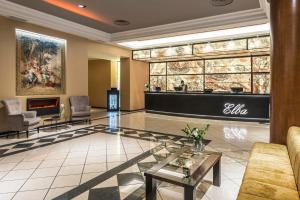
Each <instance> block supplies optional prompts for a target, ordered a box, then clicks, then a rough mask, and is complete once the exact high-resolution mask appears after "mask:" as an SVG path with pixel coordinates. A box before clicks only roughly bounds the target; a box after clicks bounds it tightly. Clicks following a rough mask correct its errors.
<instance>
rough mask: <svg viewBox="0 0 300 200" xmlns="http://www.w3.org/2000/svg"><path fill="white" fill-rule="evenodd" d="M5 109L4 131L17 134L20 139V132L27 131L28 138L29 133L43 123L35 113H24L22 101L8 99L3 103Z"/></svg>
mask: <svg viewBox="0 0 300 200" xmlns="http://www.w3.org/2000/svg"><path fill="white" fill-rule="evenodd" d="M1 103H2V104H3V106H4V108H5V115H4V123H3V126H5V127H3V128H2V129H6V131H12V132H17V133H18V137H19V134H20V132H22V131H26V136H27V137H28V136H29V131H30V130H33V129H35V128H37V131H38V132H39V129H38V126H39V123H40V121H41V119H40V118H39V117H37V116H36V112H35V111H28V112H22V106H21V101H20V100H19V99H7V100H3V101H1Z"/></svg>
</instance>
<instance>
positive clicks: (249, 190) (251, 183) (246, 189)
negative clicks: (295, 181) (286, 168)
mask: <svg viewBox="0 0 300 200" xmlns="http://www.w3.org/2000/svg"><path fill="white" fill-rule="evenodd" d="M277 181H279V180H277ZM240 192H241V193H244V194H250V195H254V196H258V197H262V198H266V199H273V200H283V199H288V200H299V194H298V191H297V190H293V189H290V188H286V187H281V186H278V185H273V184H268V183H262V182H259V181H255V180H247V179H246V180H244V182H243V184H242V186H241V189H240ZM238 200H240V199H239V198H238Z"/></svg>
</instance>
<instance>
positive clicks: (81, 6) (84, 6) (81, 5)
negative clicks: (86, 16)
mask: <svg viewBox="0 0 300 200" xmlns="http://www.w3.org/2000/svg"><path fill="white" fill-rule="evenodd" d="M77 6H78V7H79V8H86V5H83V4H78V5H77Z"/></svg>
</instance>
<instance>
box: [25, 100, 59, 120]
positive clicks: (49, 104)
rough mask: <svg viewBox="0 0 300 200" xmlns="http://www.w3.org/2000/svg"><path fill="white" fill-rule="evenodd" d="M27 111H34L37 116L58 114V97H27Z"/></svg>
mask: <svg viewBox="0 0 300 200" xmlns="http://www.w3.org/2000/svg"><path fill="white" fill-rule="evenodd" d="M27 111H36V112H37V115H38V116H44V115H58V114H59V112H60V98H59V97H51V98H28V99H27Z"/></svg>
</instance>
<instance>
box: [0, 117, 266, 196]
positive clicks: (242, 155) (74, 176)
mask: <svg viewBox="0 0 300 200" xmlns="http://www.w3.org/2000/svg"><path fill="white" fill-rule="evenodd" d="M187 123H189V124H190V125H191V126H197V127H201V126H203V125H205V124H207V123H209V124H211V128H210V130H209V131H208V134H207V135H206V138H207V139H210V140H212V142H211V143H210V144H209V145H208V146H207V147H206V149H207V150H214V151H220V152H223V157H222V185H221V187H215V186H212V185H210V184H206V183H205V182H204V183H203V184H201V186H199V190H198V192H197V196H198V199H204V200H233V199H235V198H236V196H237V193H238V190H239V187H240V184H241V180H242V177H243V174H244V171H245V166H246V164H247V159H248V156H249V150H250V149H251V147H252V145H253V144H254V143H255V142H258V141H260V142H268V141H269V126H268V125H266V124H258V123H249V122H233V121H217V120H205V119H195V118H184V117H171V116H164V115H156V114H148V113H145V112H137V113H131V114H126V115H121V116H116V115H113V114H111V115H110V117H109V118H107V119H98V120H94V121H93V122H92V125H96V124H107V125H111V126H121V127H126V128H135V129H142V130H148V131H157V132H162V133H169V134H174V135H182V133H181V131H180V130H181V129H182V128H183V127H184V126H185V125H186V124H187ZM87 126H90V125H86V124H81V125H76V126H73V127H71V129H69V130H73V129H78V128H82V127H87ZM62 131H63V130H62ZM49 134H54V132H51V133H50V132H43V131H42V132H41V133H40V135H49ZM35 137H37V135H33V136H31V138H35ZM21 140H26V138H20V139H0V144H5V143H10V142H15V141H21ZM155 145H156V144H154V143H150V142H147V141H142V140H137V139H129V138H123V137H120V136H116V135H107V134H103V133H97V134H93V135H89V136H84V137H81V138H78V139H73V140H69V141H66V142H62V143H58V144H54V145H50V146H47V147H42V148H38V149H35V150H30V151H27V152H23V153H18V154H15V155H12V156H8V157H4V158H0V199H1V200H2V199H24V200H26V199H30V200H31V199H52V198H54V197H56V196H58V195H60V194H62V193H65V192H66V191H69V190H70V189H72V188H74V187H76V186H78V185H80V184H82V183H84V182H86V181H87V180H90V179H91V178H93V177H96V176H99V175H100V174H101V173H103V172H105V171H107V170H110V169H112V168H113V167H116V166H118V165H120V164H122V163H124V162H126V161H127V160H129V159H131V158H133V157H136V156H137V155H139V154H141V153H143V152H144V151H147V150H149V149H150V148H152V147H154V146H155ZM211 177H212V174H211V173H210V174H208V175H207V177H206V179H207V180H211V179H212V178H211ZM109 181H113V180H107V182H108V183H107V184H109ZM104 184H105V183H104ZM158 192H159V194H160V195H159V198H161V199H163V200H169V199H170V200H171V199H172V200H174V199H183V196H182V189H181V188H178V187H174V186H172V185H165V186H163V187H160V188H159V191H158ZM81 197H82V198H81V199H86V196H85V195H84V194H82V195H81ZM76 199H80V196H79V197H78V198H76Z"/></svg>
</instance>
